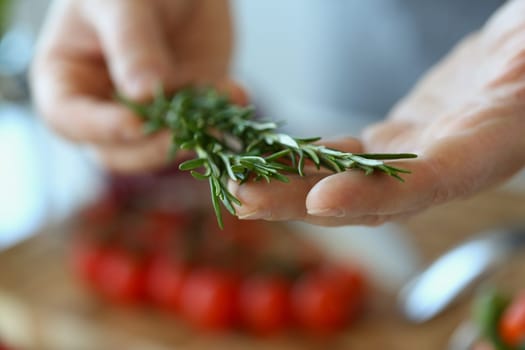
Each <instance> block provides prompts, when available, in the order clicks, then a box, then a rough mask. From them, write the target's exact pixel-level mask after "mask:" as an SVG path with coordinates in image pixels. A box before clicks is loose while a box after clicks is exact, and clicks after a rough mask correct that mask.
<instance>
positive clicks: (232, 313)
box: [181, 268, 239, 331]
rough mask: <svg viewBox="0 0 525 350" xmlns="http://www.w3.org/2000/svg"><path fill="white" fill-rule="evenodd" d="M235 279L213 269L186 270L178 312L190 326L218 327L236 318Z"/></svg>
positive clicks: (223, 326) (232, 322)
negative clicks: (189, 271)
mask: <svg viewBox="0 0 525 350" xmlns="http://www.w3.org/2000/svg"><path fill="white" fill-rule="evenodd" d="M238 292H239V282H238V279H237V278H236V277H235V276H234V275H232V274H231V273H229V272H226V271H222V270H217V269H211V268H210V269H198V270H195V271H193V272H192V273H190V274H189V275H188V277H187V279H186V281H185V283H184V286H183V287H182V292H181V312H182V315H183V316H184V318H185V319H186V320H188V321H189V322H190V323H191V324H192V325H193V326H194V327H196V328H199V329H202V330H209V331H218V330H225V329H228V328H231V327H232V326H234V325H235V323H236V321H237V314H238V313H237V299H238Z"/></svg>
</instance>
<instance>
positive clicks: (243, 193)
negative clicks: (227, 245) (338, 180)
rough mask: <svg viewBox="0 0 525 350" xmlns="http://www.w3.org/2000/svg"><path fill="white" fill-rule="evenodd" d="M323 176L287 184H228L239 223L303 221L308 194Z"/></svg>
mask: <svg viewBox="0 0 525 350" xmlns="http://www.w3.org/2000/svg"><path fill="white" fill-rule="evenodd" d="M322 177H323V175H309V176H305V177H300V176H295V175H294V176H289V179H290V182H289V183H283V182H279V181H272V182H271V183H267V182H262V181H259V182H248V183H245V184H242V185H239V184H237V183H235V182H230V183H229V186H228V188H229V190H230V192H231V193H233V194H234V196H236V197H237V198H238V199H239V200H240V201H241V203H242V206H238V207H237V208H236V211H237V215H238V216H239V218H240V219H247V220H255V219H263V220H279V221H281V220H298V219H299V220H304V219H305V218H306V214H307V213H306V208H305V205H304V203H305V199H306V196H307V194H308V191H310V189H311V188H312V186H314V184H315V183H316V182H318V181H319V180H320V179H321V178H322Z"/></svg>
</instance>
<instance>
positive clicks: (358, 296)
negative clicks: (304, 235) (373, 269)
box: [319, 264, 367, 318]
mask: <svg viewBox="0 0 525 350" xmlns="http://www.w3.org/2000/svg"><path fill="white" fill-rule="evenodd" d="M319 272H320V274H321V276H323V277H324V278H326V279H328V280H329V281H331V283H336V284H338V285H339V289H340V291H341V292H342V293H344V295H345V298H346V299H347V300H348V304H349V305H348V307H349V316H350V318H352V317H353V316H355V315H356V314H357V312H358V311H360V309H361V308H362V306H363V304H364V301H365V299H366V290H367V282H366V279H365V275H364V273H363V272H362V271H361V270H360V269H359V268H358V267H357V266H342V265H336V264H326V265H324V266H322V267H321V268H320V271H319Z"/></svg>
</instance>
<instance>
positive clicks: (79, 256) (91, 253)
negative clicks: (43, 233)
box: [69, 238, 105, 285]
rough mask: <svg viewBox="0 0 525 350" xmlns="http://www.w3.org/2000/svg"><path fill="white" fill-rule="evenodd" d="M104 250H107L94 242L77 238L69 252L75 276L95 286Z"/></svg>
mask: <svg viewBox="0 0 525 350" xmlns="http://www.w3.org/2000/svg"><path fill="white" fill-rule="evenodd" d="M104 250H105V248H104V247H103V246H102V245H101V244H99V243H97V242H96V241H94V240H91V239H88V238H76V239H75V240H74V241H73V243H72V246H71V249H70V252H69V257H70V264H71V269H72V270H73V273H74V275H75V276H76V277H78V278H80V279H81V280H83V281H85V282H87V283H88V284H90V285H93V284H95V283H96V278H97V271H98V269H99V266H100V261H101V259H102V256H103V255H104Z"/></svg>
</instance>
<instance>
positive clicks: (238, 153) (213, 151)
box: [120, 88, 416, 228]
mask: <svg viewBox="0 0 525 350" xmlns="http://www.w3.org/2000/svg"><path fill="white" fill-rule="evenodd" d="M120 100H121V101H122V102H123V103H124V104H126V105H127V106H128V107H129V108H131V109H132V110H134V111H135V112H136V113H137V114H138V115H139V116H140V117H141V118H142V119H143V120H144V122H145V130H146V132H149V133H152V132H156V131H159V130H162V129H169V130H170V132H171V134H172V138H173V146H172V152H171V154H172V156H174V154H175V153H176V151H177V150H179V149H183V150H192V151H194V152H195V153H196V155H197V156H196V158H194V159H191V160H188V161H185V162H183V163H182V164H180V166H179V168H180V169H181V170H185V171H190V172H191V174H192V176H193V177H195V178H197V179H199V180H207V181H208V182H209V186H210V191H211V199H212V203H213V208H214V210H215V214H216V216H217V221H218V224H219V226H220V227H221V228H222V227H223V221H222V215H221V208H220V203H221V202H222V204H223V205H224V207H225V208H226V209H227V210H228V211H229V212H230V213H231V214H232V215H235V214H236V212H235V208H234V204H236V205H241V202H240V201H239V200H238V199H237V198H236V197H235V196H234V195H233V194H232V193H231V192H230V191H229V190H228V188H227V181H228V179H231V180H233V181H237V182H240V183H244V182H246V181H247V180H248V179H250V178H251V177H253V178H254V179H255V180H256V181H257V180H261V179H264V180H266V181H268V182H270V181H271V179H276V180H279V181H283V182H288V178H287V177H286V175H284V174H298V175H300V176H304V166H305V162H306V161H307V160H308V161H311V162H312V163H313V164H314V165H315V166H316V167H317V169H320V168H321V167H323V168H327V169H329V170H331V171H333V172H342V171H345V170H348V169H357V170H362V171H364V172H365V174H366V175H369V174H371V173H373V172H374V171H380V172H383V173H386V174H388V175H390V176H393V177H395V178H396V179H398V180H400V181H403V179H402V178H401V176H400V174H403V173H405V174H408V173H410V171H408V170H405V169H401V168H396V167H393V166H391V165H388V164H386V163H385V162H384V161H383V160H393V159H407V158H415V157H416V155H415V154H411V153H400V154H353V153H347V152H341V151H338V150H334V149H331V148H327V147H325V146H322V145H317V144H314V142H316V141H319V140H320V138H318V137H315V138H308V139H304V138H303V139H301V138H294V137H291V136H289V135H286V134H282V133H278V132H277V131H276V130H277V128H278V125H277V124H276V123H274V122H259V121H255V120H253V118H254V110H253V108H252V107H243V106H238V105H235V104H232V103H231V102H230V101H229V100H228V98H226V97H225V96H222V95H221V94H219V93H218V92H217V91H216V90H214V89H207V88H187V89H183V90H181V91H179V92H177V93H176V94H175V95H173V97H171V98H168V97H167V96H166V95H165V94H164V93H163V92H162V91H160V92H159V93H157V95H156V97H155V99H154V100H153V101H152V102H151V103H148V104H139V103H135V102H132V101H129V100H127V99H125V98H120ZM199 169H203V171H202V172H199V171H198V170H199Z"/></svg>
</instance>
